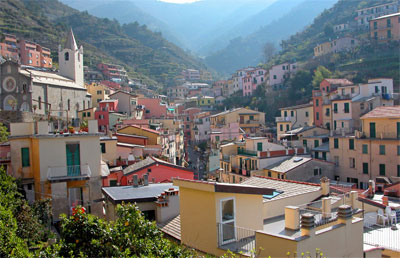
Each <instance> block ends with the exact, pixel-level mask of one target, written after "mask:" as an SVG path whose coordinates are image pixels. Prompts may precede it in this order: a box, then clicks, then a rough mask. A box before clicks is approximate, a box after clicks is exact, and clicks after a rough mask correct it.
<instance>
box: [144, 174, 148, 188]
mask: <svg viewBox="0 0 400 258" xmlns="http://www.w3.org/2000/svg"><path fill="white" fill-rule="evenodd" d="M143 181H144V183H143V185H144V186H148V185H149V175H147V174H145V175H143Z"/></svg>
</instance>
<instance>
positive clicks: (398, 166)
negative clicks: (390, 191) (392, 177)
mask: <svg viewBox="0 0 400 258" xmlns="http://www.w3.org/2000/svg"><path fill="white" fill-rule="evenodd" d="M397 177H400V165H397Z"/></svg>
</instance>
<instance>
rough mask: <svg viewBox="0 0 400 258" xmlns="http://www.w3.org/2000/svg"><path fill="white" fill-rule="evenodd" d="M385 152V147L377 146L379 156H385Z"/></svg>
mask: <svg viewBox="0 0 400 258" xmlns="http://www.w3.org/2000/svg"><path fill="white" fill-rule="evenodd" d="M385 154H386V150H385V145H379V155H385Z"/></svg>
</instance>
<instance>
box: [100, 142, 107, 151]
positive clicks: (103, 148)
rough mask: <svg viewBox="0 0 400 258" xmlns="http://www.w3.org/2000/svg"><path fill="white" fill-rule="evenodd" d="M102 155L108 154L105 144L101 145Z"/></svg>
mask: <svg viewBox="0 0 400 258" xmlns="http://www.w3.org/2000/svg"><path fill="white" fill-rule="evenodd" d="M100 146H101V153H106V144H105V143H104V142H102V143H100Z"/></svg>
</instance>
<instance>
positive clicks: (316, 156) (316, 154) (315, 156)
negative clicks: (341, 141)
mask: <svg viewBox="0 0 400 258" xmlns="http://www.w3.org/2000/svg"><path fill="white" fill-rule="evenodd" d="M314 158H316V159H319V152H318V151H316V152H315V155H314Z"/></svg>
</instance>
